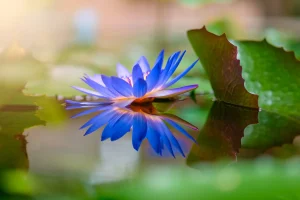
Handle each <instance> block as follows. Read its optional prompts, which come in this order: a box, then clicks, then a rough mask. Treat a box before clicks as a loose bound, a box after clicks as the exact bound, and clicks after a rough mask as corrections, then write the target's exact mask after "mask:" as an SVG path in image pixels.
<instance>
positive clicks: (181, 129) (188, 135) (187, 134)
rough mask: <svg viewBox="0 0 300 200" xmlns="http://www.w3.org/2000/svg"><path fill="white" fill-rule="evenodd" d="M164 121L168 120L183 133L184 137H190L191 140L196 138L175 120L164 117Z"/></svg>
mask: <svg viewBox="0 0 300 200" xmlns="http://www.w3.org/2000/svg"><path fill="white" fill-rule="evenodd" d="M165 121H166V122H168V123H169V124H170V125H171V126H173V127H174V128H175V129H177V130H178V131H179V132H181V133H182V134H184V135H185V136H186V137H188V138H190V139H191V140H192V141H194V142H196V140H195V139H194V138H193V137H192V136H191V135H190V134H189V133H188V132H186V130H184V129H183V128H182V127H181V126H180V125H179V124H177V123H176V122H174V121H172V120H170V119H165Z"/></svg>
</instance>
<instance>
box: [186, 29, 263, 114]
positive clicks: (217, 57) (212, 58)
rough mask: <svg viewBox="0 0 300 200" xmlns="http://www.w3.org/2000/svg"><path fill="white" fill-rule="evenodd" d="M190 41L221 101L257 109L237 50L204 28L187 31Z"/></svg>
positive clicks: (254, 97) (225, 40)
mask: <svg viewBox="0 0 300 200" xmlns="http://www.w3.org/2000/svg"><path fill="white" fill-rule="evenodd" d="M188 37H189V40H190V42H191V44H192V46H193V48H194V50H195V52H196V54H197V55H198V56H199V58H200V62H201V63H202V66H203V67H204V69H205V70H206V72H207V74H208V77H209V79H210V82H211V85H212V88H213V90H214V93H215V96H216V98H217V99H218V100H221V101H224V102H227V103H231V104H235V105H240V106H247V107H253V108H257V107H258V105H257V96H256V95H253V94H250V93H249V92H248V91H247V90H246V89H245V87H244V79H243V78H242V76H241V73H242V68H241V66H240V62H239V60H237V48H236V47H235V46H234V45H232V44H231V43H229V41H228V40H227V38H226V36H225V35H222V36H216V35H214V34H212V33H209V32H208V31H207V30H206V29H205V28H202V29H199V30H191V31H188Z"/></svg>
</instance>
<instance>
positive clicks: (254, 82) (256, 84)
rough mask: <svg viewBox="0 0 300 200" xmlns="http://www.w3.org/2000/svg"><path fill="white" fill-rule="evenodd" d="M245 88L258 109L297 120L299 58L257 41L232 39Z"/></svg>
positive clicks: (299, 97)
mask: <svg viewBox="0 0 300 200" xmlns="http://www.w3.org/2000/svg"><path fill="white" fill-rule="evenodd" d="M234 44H235V45H237V47H238V51H239V59H240V60H241V65H242V66H243V74H242V75H243V77H244V78H245V87H246V89H247V90H248V91H249V92H251V93H254V94H258V96H259V98H258V104H259V107H261V108H262V109H264V110H266V111H269V112H275V113H278V114H280V115H284V116H287V117H292V118H294V119H296V120H297V118H298V117H299V116H300V104H299V102H300V92H299V91H300V76H299V74H300V61H298V60H297V59H296V58H295V55H294V53H292V52H286V51H284V50H283V49H282V48H276V47H273V46H271V45H270V44H268V43H267V42H266V41H265V40H264V41H261V42H250V41H247V42H234Z"/></svg>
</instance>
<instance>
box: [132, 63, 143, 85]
mask: <svg viewBox="0 0 300 200" xmlns="http://www.w3.org/2000/svg"><path fill="white" fill-rule="evenodd" d="M140 78H141V79H144V75H143V72H142V69H141V67H140V65H139V64H136V65H134V66H133V69H132V82H133V83H135V82H136V81H137V80H138V79H140Z"/></svg>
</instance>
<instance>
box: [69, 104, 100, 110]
mask: <svg viewBox="0 0 300 200" xmlns="http://www.w3.org/2000/svg"><path fill="white" fill-rule="evenodd" d="M94 107H95V106H94V105H66V108H65V109H66V110H73V109H79V108H94Z"/></svg>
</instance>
